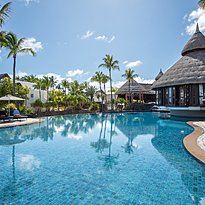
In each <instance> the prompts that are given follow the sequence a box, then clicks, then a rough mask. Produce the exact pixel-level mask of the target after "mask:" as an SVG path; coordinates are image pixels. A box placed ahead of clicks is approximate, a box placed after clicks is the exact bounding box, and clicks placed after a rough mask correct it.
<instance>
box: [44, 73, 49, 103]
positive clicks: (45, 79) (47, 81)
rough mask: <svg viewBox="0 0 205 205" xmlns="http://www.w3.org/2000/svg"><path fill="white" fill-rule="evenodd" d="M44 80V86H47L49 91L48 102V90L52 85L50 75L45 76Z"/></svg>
mask: <svg viewBox="0 0 205 205" xmlns="http://www.w3.org/2000/svg"><path fill="white" fill-rule="evenodd" d="M42 82H43V86H44V87H45V89H46V92H47V102H48V98H49V94H48V91H49V88H50V86H51V80H50V78H49V77H48V76H43V79H42Z"/></svg>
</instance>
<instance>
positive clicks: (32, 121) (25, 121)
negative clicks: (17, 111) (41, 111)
mask: <svg viewBox="0 0 205 205" xmlns="http://www.w3.org/2000/svg"><path fill="white" fill-rule="evenodd" d="M44 120H45V118H42V117H41V118H27V119H23V120H15V121H10V122H5V123H0V129H3V128H9V127H17V126H25V125H31V124H37V123H41V122H43V121H44Z"/></svg>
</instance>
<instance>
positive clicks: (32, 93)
mask: <svg viewBox="0 0 205 205" xmlns="http://www.w3.org/2000/svg"><path fill="white" fill-rule="evenodd" d="M16 83H17V84H19V85H21V86H27V87H28V88H29V93H28V95H27V97H28V100H25V105H26V106H27V107H31V104H32V103H33V102H34V101H35V100H37V99H40V92H41V101H42V102H43V103H45V102H46V101H47V92H46V91H45V90H41V91H39V90H38V89H35V88H34V85H35V83H30V82H25V81H18V80H17V81H16Z"/></svg>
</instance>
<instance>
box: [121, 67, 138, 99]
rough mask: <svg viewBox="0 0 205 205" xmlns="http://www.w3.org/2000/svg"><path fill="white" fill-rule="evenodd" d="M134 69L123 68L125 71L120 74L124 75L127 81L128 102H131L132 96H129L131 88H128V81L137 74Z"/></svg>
mask: <svg viewBox="0 0 205 205" xmlns="http://www.w3.org/2000/svg"><path fill="white" fill-rule="evenodd" d="M134 72H135V71H134V70H132V69H131V68H129V69H127V70H125V73H124V74H123V75H122V77H125V78H126V80H128V82H129V102H130V103H131V102H132V98H131V89H130V83H131V81H132V80H133V79H134V78H136V77H137V76H138V75H137V74H135V73H134Z"/></svg>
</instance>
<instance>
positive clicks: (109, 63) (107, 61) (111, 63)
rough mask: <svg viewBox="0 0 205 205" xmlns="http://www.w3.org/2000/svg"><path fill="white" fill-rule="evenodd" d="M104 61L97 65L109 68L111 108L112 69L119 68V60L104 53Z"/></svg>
mask: <svg viewBox="0 0 205 205" xmlns="http://www.w3.org/2000/svg"><path fill="white" fill-rule="evenodd" d="M103 61H104V63H102V64H100V65H99V66H98V67H99V68H100V67H104V68H107V69H108V70H109V77H110V90H111V109H112V110H113V96H112V73H111V71H112V70H115V69H117V70H120V68H119V62H118V61H117V60H113V56H110V55H108V54H107V55H106V56H105V58H103Z"/></svg>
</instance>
